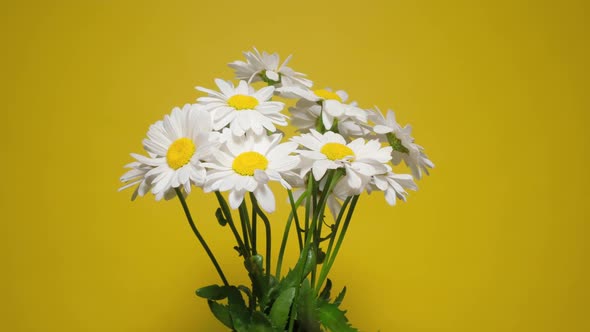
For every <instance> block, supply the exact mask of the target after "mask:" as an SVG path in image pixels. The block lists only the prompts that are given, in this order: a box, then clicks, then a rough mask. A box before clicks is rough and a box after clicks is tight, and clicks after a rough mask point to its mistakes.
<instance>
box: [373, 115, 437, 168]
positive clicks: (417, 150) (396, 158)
mask: <svg viewBox="0 0 590 332" xmlns="http://www.w3.org/2000/svg"><path fill="white" fill-rule="evenodd" d="M371 118H372V120H373V122H374V123H375V127H374V128H373V130H374V131H375V133H377V134H381V135H383V136H384V137H385V139H386V140H387V142H389V144H390V145H391V147H392V148H393V152H392V163H393V164H394V165H398V164H399V163H400V162H401V161H402V160H403V161H404V162H405V164H406V165H407V166H408V167H409V168H410V169H411V170H412V174H413V175H414V177H415V178H417V179H421V178H422V172H424V173H426V175H429V172H428V168H434V163H433V162H432V161H430V159H428V156H426V154H425V153H424V148H423V147H421V146H420V145H418V144H416V143H414V138H413V137H412V127H411V126H410V125H406V126H405V127H403V128H402V126H400V125H399V124H398V123H397V121H396V120H395V114H394V113H393V111H392V110H388V111H387V116H386V117H384V116H383V114H382V113H381V111H380V110H379V109H378V108H376V110H375V111H374V112H373V113H372V116H371Z"/></svg>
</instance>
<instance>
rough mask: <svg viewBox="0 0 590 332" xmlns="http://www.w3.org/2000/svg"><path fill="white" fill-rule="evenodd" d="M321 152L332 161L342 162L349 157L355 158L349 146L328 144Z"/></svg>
mask: <svg viewBox="0 0 590 332" xmlns="http://www.w3.org/2000/svg"><path fill="white" fill-rule="evenodd" d="M320 152H321V153H323V154H324V155H326V157H328V159H330V160H340V159H344V157H347V156H352V158H354V152H352V150H351V149H350V148H349V147H348V146H346V145H344V144H340V143H326V144H324V146H322V148H321V149H320Z"/></svg>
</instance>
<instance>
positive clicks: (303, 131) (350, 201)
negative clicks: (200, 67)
mask: <svg viewBox="0 0 590 332" xmlns="http://www.w3.org/2000/svg"><path fill="white" fill-rule="evenodd" d="M244 55H245V57H246V59H245V61H235V62H232V63H230V64H229V66H230V67H231V68H233V69H234V70H235V74H236V80H237V84H234V83H232V81H225V80H221V79H216V80H215V84H216V86H217V88H214V89H210V88H204V87H197V90H199V91H201V92H203V93H204V96H202V97H200V98H198V99H197V102H196V103H194V104H187V105H184V107H182V108H174V109H173V110H172V112H171V113H170V114H168V115H166V116H164V119H163V120H161V121H158V122H156V123H154V124H153V125H151V127H150V128H149V130H148V132H147V137H146V138H145V139H144V140H143V147H144V148H145V152H146V153H145V154H131V156H132V157H133V158H134V159H135V161H133V162H132V163H130V164H128V165H127V166H126V167H127V168H129V170H128V171H127V172H126V173H125V174H124V175H123V176H122V177H121V181H122V182H123V183H125V185H124V186H123V187H122V188H121V189H125V188H134V189H135V190H134V192H133V195H132V199H135V198H136V197H137V196H144V195H145V194H147V193H149V192H151V193H152V194H154V195H155V198H156V200H160V199H162V198H164V199H172V198H176V197H177V198H178V200H179V201H180V203H181V205H182V208H183V210H184V212H185V214H186V217H187V220H188V222H189V224H190V226H191V228H192V231H193V232H194V234H195V236H196V237H197V239H198V241H199V242H200V244H201V245H202V247H203V248H204V250H205V252H206V253H207V255H208V256H209V258H210V260H211V262H212V264H213V266H214V268H215V269H216V271H217V273H218V274H219V278H220V281H221V282H220V284H219V285H210V286H206V287H203V288H200V289H198V290H197V291H196V293H197V295H198V296H200V297H202V298H205V299H206V300H207V301H208V304H209V307H210V309H211V311H212V313H213V315H214V316H215V317H216V318H217V319H218V320H219V321H220V322H221V323H222V324H223V325H225V326H226V327H227V328H229V329H231V330H232V331H322V330H329V331H336V332H341V331H356V329H355V328H353V327H352V326H351V325H350V323H349V322H348V319H347V318H346V316H345V311H343V310H341V309H340V305H341V303H342V300H343V298H344V295H345V292H346V287H344V288H343V289H342V291H340V292H339V293H338V294H337V295H336V296H332V291H331V289H332V282H331V280H330V279H328V274H329V272H330V269H331V267H332V266H333V264H334V261H335V260H336V257H337V255H338V252H339V250H340V248H341V245H342V243H343V240H344V237H345V235H346V232H347V230H348V227H349V225H350V223H351V221H352V219H353V214H354V210H355V207H356V204H357V201H358V199H359V197H360V195H361V194H363V192H367V193H368V194H370V193H372V192H373V191H381V192H383V193H384V196H385V200H386V201H387V202H388V203H389V204H390V205H395V203H396V200H398V199H400V200H404V201H405V199H406V195H407V193H406V189H412V190H416V189H417V187H416V185H415V183H414V181H413V178H417V179H420V178H421V177H422V175H423V174H424V173H425V174H428V169H429V168H432V167H434V165H433V163H432V162H431V161H430V160H429V159H428V157H427V156H426V155H425V154H424V152H423V148H422V147H421V146H419V145H417V144H416V143H414V138H413V137H412V136H411V130H412V129H411V127H410V126H408V125H407V126H404V127H402V126H401V125H399V124H398V123H397V122H396V119H395V115H394V113H393V112H392V111H391V110H389V111H387V113H386V115H383V114H382V112H381V111H380V110H379V109H378V108H374V109H363V108H361V107H359V106H358V104H357V103H356V102H348V100H347V99H348V95H347V94H346V93H345V92H344V91H342V90H338V91H333V90H330V89H313V88H312V86H313V83H312V82H311V81H310V80H308V79H306V78H305V75H304V74H302V73H299V72H296V71H294V70H293V69H291V68H289V67H287V62H288V61H289V60H290V57H289V58H287V60H285V61H284V62H283V63H282V64H280V61H279V56H278V55H277V54H276V53H275V54H268V53H266V52H262V53H260V52H259V51H258V50H256V49H253V51H249V52H245V53H244ZM273 97H279V98H278V99H280V100H289V99H294V100H295V101H294V102H293V105H292V107H290V108H289V112H290V116H288V115H286V114H285V113H284V112H283V111H284V109H285V103H284V102H281V101H278V100H276V99H277V98H275V100H273ZM289 120H290V124H291V125H293V126H295V127H296V128H297V131H298V133H299V135H298V136H294V137H290V138H285V137H283V134H281V133H280V132H279V131H278V129H277V126H287V125H289ZM402 160H403V161H404V163H405V164H406V165H407V166H408V167H409V168H410V169H411V171H412V175H410V174H398V173H394V172H393V170H392V166H394V165H398V164H400V163H401V161H402ZM271 182H277V183H278V184H280V186H282V187H283V188H285V190H286V191H287V195H288V203H287V204H285V207H288V208H289V209H290V215H289V217H288V219H287V220H286V222H285V223H281V224H277V223H276V221H273V222H271V221H270V220H269V217H268V214H270V213H272V212H273V211H274V210H275V208H276V202H275V196H274V194H273V191H272V190H271V187H270V186H269V184H270V183H271ZM193 187H198V188H201V189H202V190H203V191H204V192H205V193H211V192H212V193H214V194H215V196H216V198H217V201H218V203H219V207H218V208H217V209H216V211H214V213H215V216H216V218H217V220H218V222H219V224H220V225H221V226H224V228H227V229H228V231H231V233H232V234H233V236H234V237H235V241H236V247H235V248H236V250H237V252H238V256H239V258H238V259H243V263H244V267H245V272H246V273H247V274H248V276H249V279H250V280H251V285H249V286H244V285H233V284H231V283H230V281H229V280H228V278H227V277H226V275H225V274H224V272H223V268H222V266H221V264H220V263H219V262H218V261H217V259H216V258H215V255H214V253H213V252H212V251H211V249H210V247H209V246H208V245H207V242H206V240H205V238H204V236H203V235H202V234H201V232H200V231H199V229H198V227H197V224H196V223H195V220H194V219H193V217H192V215H191V213H190V209H189V206H188V204H187V196H188V195H189V194H190V193H191V191H192V190H193ZM326 208H327V209H326ZM328 211H329V212H328ZM212 213H213V211H212ZM273 227H274V228H276V227H282V228H283V229H282V232H281V233H280V234H281V235H282V240H281V242H280V249H279V254H278V257H277V258H276V262H275V261H274V260H273V258H272V257H271V244H272V241H271V237H272V228H273ZM292 233H294V236H295V237H296V245H297V247H298V250H299V258H298V260H297V262H295V264H294V265H293V266H292V268H291V269H289V270H288V272H287V273H286V274H284V275H283V274H282V272H283V271H282V264H283V258H284V254H285V250H286V246H287V244H288V243H289V241H288V237H289V235H290V234H292ZM262 236H264V240H265V241H264V243H265V248H264V250H263V251H262V250H260V249H261V248H259V247H258V239H259V238H260V237H262ZM291 243H292V245H295V242H294V241H293V242H291ZM273 262H275V266H274V268H273V266H272V263H273Z"/></svg>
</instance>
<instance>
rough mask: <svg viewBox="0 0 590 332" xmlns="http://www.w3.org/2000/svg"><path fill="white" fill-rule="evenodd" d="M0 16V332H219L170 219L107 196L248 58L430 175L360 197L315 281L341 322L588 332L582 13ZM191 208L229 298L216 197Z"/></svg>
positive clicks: (154, 5)
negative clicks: (376, 125)
mask: <svg viewBox="0 0 590 332" xmlns="http://www.w3.org/2000/svg"><path fill="white" fill-rule="evenodd" d="M2 7H3V8H2V13H1V14H0V16H1V23H0V25H1V29H0V34H1V37H2V38H1V43H2V44H1V45H2V46H1V47H2V52H1V54H0V57H1V62H0V66H1V69H2V70H1V73H0V74H1V77H2V87H1V91H2V92H1V93H2V98H1V101H2V104H1V105H2V122H1V125H2V128H3V129H2V130H0V142H1V148H2V149H1V151H2V158H1V160H2V162H1V163H0V164H1V166H0V167H1V174H2V185H1V186H0V188H1V189H0V190H1V200H0V204H1V212H0V213H1V217H0V218H1V225H2V231H1V242H0V255H1V256H0V258H1V262H2V270H1V274H0V275H1V276H0V285H1V286H0V287H1V288H0V291H1V293H2V301H1V302H0V303H1V310H0V312H1V314H0V318H1V319H0V330H2V331H217V330H223V329H222V328H221V325H219V324H218V323H216V322H215V320H214V319H213V318H212V316H211V314H210V313H209V312H208V308H207V306H206V303H205V301H204V300H201V299H198V298H196V297H195V295H194V293H193V291H194V290H195V289H196V288H198V287H200V286H203V285H207V284H210V283H216V282H218V279H217V276H216V275H215V272H214V270H213V268H212V267H211V265H210V263H209V261H208V260H207V257H206V255H205V254H204V252H203V250H202V249H201V248H200V247H199V246H198V244H197V242H196V241H195V239H194V238H193V235H192V234H191V232H190V229H189V227H188V225H187V223H186V221H185V220H184V217H183V215H182V212H181V209H180V205H179V204H178V202H177V201H170V202H155V201H154V200H153V198H152V197H151V196H150V197H146V198H143V199H139V200H138V201H136V202H133V203H132V202H130V201H129V197H130V194H131V192H130V191H129V192H123V193H117V192H116V189H117V188H118V186H119V182H118V178H119V176H120V175H121V174H122V173H123V171H124V170H123V168H122V166H123V165H124V164H125V163H127V162H129V161H130V157H129V155H128V154H129V153H130V152H140V151H141V140H142V139H143V138H144V136H145V133H146V131H147V128H148V126H149V125H150V124H151V123H153V122H155V121H156V120H158V119H160V118H162V117H163V116H164V114H166V113H168V112H169V111H170V110H171V108H172V107H173V106H177V105H183V104H184V103H187V102H193V101H194V100H195V98H197V97H198V96H199V94H198V93H197V91H195V90H194V89H193V87H194V86H196V85H201V86H206V87H213V86H214V85H213V79H214V78H215V77H223V78H231V77H232V72H231V70H230V69H228V68H227V67H226V63H228V62H230V61H233V60H237V59H242V55H241V52H242V51H244V50H248V49H250V48H251V47H252V46H256V47H258V48H259V49H261V50H268V51H277V52H279V53H280V54H281V55H282V57H283V58H284V57H286V56H287V55H288V54H290V53H293V54H294V59H293V61H292V67H294V68H295V69H297V70H298V71H301V72H304V73H307V74H308V75H309V77H310V78H311V79H313V80H314V81H315V82H316V83H317V84H318V85H319V86H330V87H334V88H338V89H345V90H347V91H348V93H349V94H350V96H351V98H352V99H354V100H358V101H359V102H360V104H361V105H362V106H364V107H371V106H373V105H378V106H380V107H381V108H382V109H387V108H393V109H395V110H396V112H397V115H398V119H399V120H400V121H401V122H402V123H411V124H412V125H413V126H414V134H415V137H416V138H417V142H418V143H419V144H421V145H423V146H424V147H426V151H427V153H428V155H429V156H430V157H431V159H432V160H433V161H434V162H435V163H436V168H435V169H434V171H433V172H432V176H430V177H427V178H425V179H423V180H422V181H420V182H419V187H420V190H419V191H418V192H412V193H411V194H410V197H409V202H408V203H406V204H399V205H398V206H397V207H395V208H390V207H389V206H387V205H386V204H385V201H384V200H383V198H382V195H380V194H376V195H373V196H370V197H363V198H362V199H361V202H362V204H361V205H360V207H359V209H358V214H357V218H356V219H355V221H354V223H353V224H352V226H351V230H350V232H349V236H348V238H347V240H346V242H345V245H344V247H343V250H342V251H341V255H340V257H339V259H338V260H337V261H336V264H335V266H334V271H333V274H332V276H331V278H332V279H333V281H334V284H335V288H336V289H340V288H341V287H342V286H344V285H347V286H348V289H349V292H348V295H347V298H346V299H345V301H344V307H345V308H346V309H348V310H349V317H350V319H351V321H352V323H353V324H354V325H355V326H357V327H358V328H360V329H361V330H362V331H377V330H380V331H383V332H386V331H403V332H412V331H453V332H459V331H466V332H467V331H535V332H541V331H572V332H582V331H590V285H589V284H590V275H589V271H590V269H589V267H588V264H589V259H590V252H589V250H590V245H589V244H588V239H589V235H590V234H589V233H590V232H589V231H590V229H589V226H588V222H589V219H590V214H589V209H588V205H589V203H588V201H589V199H590V194H589V190H588V185H590V181H589V176H588V161H589V157H588V143H590V140H589V137H588V129H587V126H588V124H589V119H590V117H589V116H588V111H589V106H590V103H589V101H588V89H589V84H588V76H589V74H590V73H589V70H588V61H587V60H588V58H589V56H590V54H589V52H588V51H589V47H588V29H589V26H588V10H589V8H588V6H587V4H586V3H585V2H584V1H555V2H552V1H516V2H514V1H454V0H451V1H370V0H366V1H350V2H345V1H339V2H327V1H292V2H283V1H239V2H237V1H236V2H234V1H208V2H205V1H202V2H199V1H184V2H179V1H153V2H152V1H133V2H132V1H71V2H66V1H21V2H13V3H10V4H9V3H4V5H3V6H2ZM277 196H278V200H279V201H281V202H284V201H283V199H284V194H283V193H277ZM189 204H190V206H191V207H192V209H193V213H194V214H195V216H196V218H197V223H198V224H199V225H200V227H201V229H202V231H203V233H204V234H205V235H206V236H207V238H208V239H209V242H210V243H211V245H212V247H213V249H214V250H215V251H216V253H217V256H218V258H219V259H220V261H222V264H223V267H224V269H225V270H226V273H227V274H228V276H229V277H230V279H232V280H233V281H235V282H239V281H242V280H245V279H244V278H242V277H241V276H240V277H237V275H238V274H240V275H241V274H242V273H243V271H242V267H241V263H240V261H239V260H238V259H237V258H236V257H235V255H234V252H233V250H232V249H230V243H231V241H230V240H231V238H230V236H229V233H228V230H227V229H222V228H220V227H219V226H218V225H217V224H216V222H215V221H214V219H213V218H212V216H213V208H214V201H213V200H212V197H211V196H205V195H203V194H202V193H200V192H199V193H196V194H194V195H191V196H190V198H189ZM280 209H281V211H283V212H280V213H276V214H275V215H273V220H274V221H273V223H274V224H276V225H277V226H275V234H276V235H275V236H276V239H278V237H279V235H278V234H279V233H280V231H279V230H280V229H281V226H280V225H282V223H283V220H284V215H285V212H284V211H286V209H287V207H286V205H284V204H283V205H282V206H280ZM275 243H278V242H275ZM275 246H277V245H275Z"/></svg>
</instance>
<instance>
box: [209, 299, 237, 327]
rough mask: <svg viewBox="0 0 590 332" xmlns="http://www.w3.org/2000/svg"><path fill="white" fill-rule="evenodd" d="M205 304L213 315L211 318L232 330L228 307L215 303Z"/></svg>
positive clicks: (210, 301)
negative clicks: (213, 317)
mask: <svg viewBox="0 0 590 332" xmlns="http://www.w3.org/2000/svg"><path fill="white" fill-rule="evenodd" d="M207 303H208V304H209V309H211V312H212V313H213V316H215V318H217V320H219V321H220V322H221V323H223V325H225V326H227V327H229V328H230V329H232V330H233V328H234V327H233V325H232V322H231V317H230V315H229V307H228V306H226V305H223V304H219V303H217V302H215V301H212V300H208V301H207Z"/></svg>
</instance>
